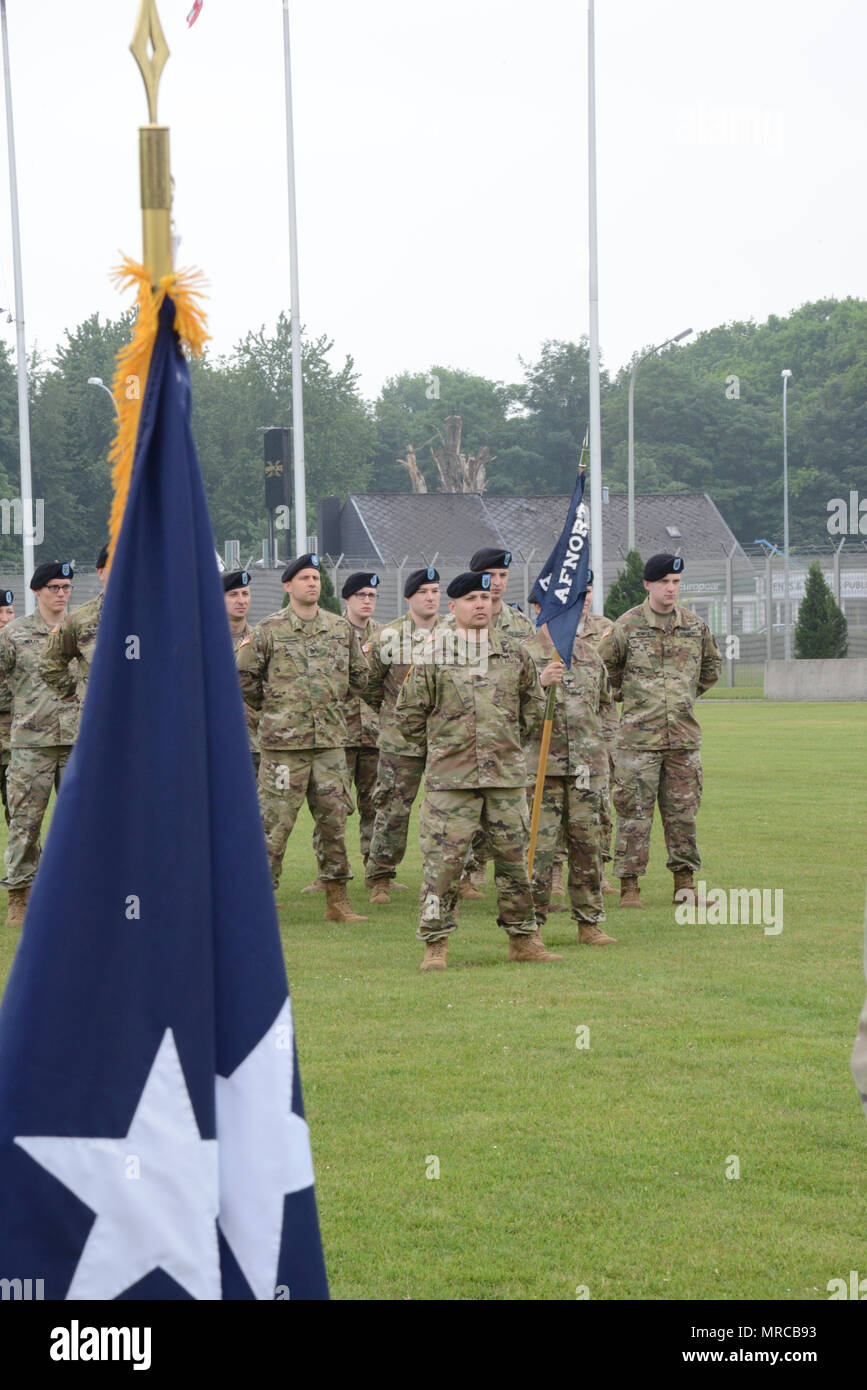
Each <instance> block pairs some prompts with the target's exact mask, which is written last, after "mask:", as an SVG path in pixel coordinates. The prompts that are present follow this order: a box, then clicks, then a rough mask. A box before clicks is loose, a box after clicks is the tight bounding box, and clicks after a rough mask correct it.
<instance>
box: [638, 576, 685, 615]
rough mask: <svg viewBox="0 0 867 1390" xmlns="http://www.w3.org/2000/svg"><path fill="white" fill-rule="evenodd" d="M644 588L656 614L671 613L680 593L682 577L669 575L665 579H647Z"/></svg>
mask: <svg viewBox="0 0 867 1390" xmlns="http://www.w3.org/2000/svg"><path fill="white" fill-rule="evenodd" d="M644 587H645V589H646V590H647V596H648V598H649V599H650V606H651V608H652V609H653V611H654V613H670V612H671V610H672V608H673V607H674V605H675V604H676V603H677V596H678V594H679V593H680V575H679V574H667V575H665V577H664V578H663V579H645V580H644Z"/></svg>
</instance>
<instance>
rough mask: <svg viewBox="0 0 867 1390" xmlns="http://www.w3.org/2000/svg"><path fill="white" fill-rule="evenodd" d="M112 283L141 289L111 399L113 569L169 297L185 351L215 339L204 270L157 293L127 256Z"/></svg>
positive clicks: (162, 285)
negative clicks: (155, 349)
mask: <svg viewBox="0 0 867 1390" xmlns="http://www.w3.org/2000/svg"><path fill="white" fill-rule="evenodd" d="M112 279H113V280H114V281H115V283H116V284H117V285H118V286H119V288H120V289H121V290H128V289H130V288H132V287H133V286H136V287H137V291H136V310H137V315H136V323H135V329H134V331H133V335H132V339H131V341H130V342H129V343H127V345H126V347H123V348H121V350H120V352H119V353H118V354H117V366H116V368H115V373H114V380H113V381H112V395H113V396H114V399H115V404H116V405H117V412H118V421H117V432H116V434H115V437H114V442H113V443H112V446H111V449H110V450H109V455H108V461H109V463H110V464H111V466H112V467H111V483H112V487H113V488H114V498H113V500H112V504H111V516H110V518H109V553H108V565H109V569H110V568H111V562H112V559H113V558H114V550H115V545H116V543H117V538H118V536H119V535H120V527H121V522H122V521H123V514H124V510H125V508H126V499H127V496H128V495H129V484H130V478H131V477H132V462H133V457H134V455H135V444H136V438H137V436H138V425H139V416H140V415H141V403H142V400H143V398H144V392H145V384H146V382H147V378H148V372H149V371H150V364H151V354H152V353H153V347H154V343H155V342H156V337H157V326H158V323H159V313H160V309H161V308H162V303H163V300H164V299H165V297H166V295H168V297H169V299H171V301H172V303H173V304H174V306H175V324H174V327H175V332H176V333H177V335H178V337H179V339H180V342H181V347H182V348H183V349H184V350H185V351H186V352H188V353H189V354H190V355H191V356H193V357H198V356H199V355H200V354H201V352H202V350H203V349H204V346H205V343H206V342H207V340H208V338H209V337H210V334H209V333H208V331H207V321H206V318H205V313H204V310H203V309H202V307H201V304H200V300H201V299H202V297H203V290H204V285H205V281H204V280H203V278H202V276H201V274H200V272H199V271H194V270H180V271H175V272H173V273H172V274H171V275H165V276H164V277H163V278H162V280H160V282H159V285H158V286H157V287H156V289H154V288H153V280H152V277H151V274H150V271H149V270H147V269H146V267H145V266H143V265H139V264H137V262H135V261H131V260H130V259H129V258H128V257H126V256H125V257H124V259H123V264H122V265H120V266H118V268H117V270H115V271H114V272H113V275H112Z"/></svg>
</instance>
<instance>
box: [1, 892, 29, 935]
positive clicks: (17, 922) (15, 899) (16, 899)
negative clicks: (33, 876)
mask: <svg viewBox="0 0 867 1390" xmlns="http://www.w3.org/2000/svg"><path fill="white" fill-rule="evenodd" d="M29 897H30V884H29V883H28V884H27V885H26V887H24V888H10V889H9V911H8V912H7V914H6V925H7V927H20V926H22V925H23V923H24V917H25V915H26V912H27V899H28V898H29Z"/></svg>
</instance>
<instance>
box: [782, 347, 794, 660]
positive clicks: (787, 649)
mask: <svg viewBox="0 0 867 1390" xmlns="http://www.w3.org/2000/svg"><path fill="white" fill-rule="evenodd" d="M780 375H781V377H782V378H783V615H784V621H785V646H784V648H783V652H784V655H785V658H786V661H791V659H792V610H791V608H790V607H789V448H788V434H787V424H786V390H787V387H788V385H789V377H790V376H791V375H792V373H791V371H790V370H789V368H788V367H784V368H783V370H782V372H781V373H780Z"/></svg>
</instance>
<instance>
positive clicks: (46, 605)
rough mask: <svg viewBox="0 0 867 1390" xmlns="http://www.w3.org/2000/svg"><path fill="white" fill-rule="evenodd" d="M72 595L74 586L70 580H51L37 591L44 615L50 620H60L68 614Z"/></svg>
mask: <svg viewBox="0 0 867 1390" xmlns="http://www.w3.org/2000/svg"><path fill="white" fill-rule="evenodd" d="M71 593H72V585H71V584H70V582H69V580H68V579H51V580H49V582H48V583H47V584H45V585H44V586H43V587H42V588H41V589H37V590H36V598H37V601H38V603H39V607H40V608H41V609H42V611H43V613H45V614H47V615H48V617H50V618H60V617H62V615H63V614H64V613H65V612H66V605H67V604H68V602H69V595H70V594H71Z"/></svg>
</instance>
